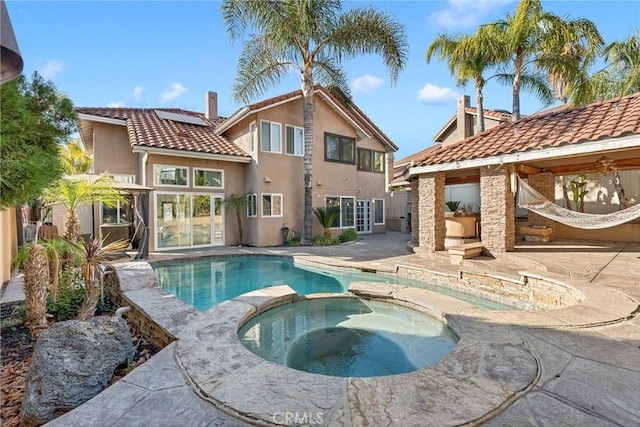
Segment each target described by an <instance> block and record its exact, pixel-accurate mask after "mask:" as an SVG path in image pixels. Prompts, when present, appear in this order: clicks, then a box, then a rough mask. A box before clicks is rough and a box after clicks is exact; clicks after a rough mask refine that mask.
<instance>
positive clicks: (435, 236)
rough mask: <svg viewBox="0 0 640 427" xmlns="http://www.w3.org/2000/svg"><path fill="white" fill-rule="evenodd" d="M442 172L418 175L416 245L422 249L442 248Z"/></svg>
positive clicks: (443, 224) (436, 249) (443, 177)
mask: <svg viewBox="0 0 640 427" xmlns="http://www.w3.org/2000/svg"><path fill="white" fill-rule="evenodd" d="M444 182H445V176H444V172H435V173H427V174H423V175H420V176H419V177H418V191H417V193H419V194H418V209H419V216H420V224H419V241H418V246H419V247H420V249H421V250H423V251H429V252H431V251H441V250H444V236H445V232H446V229H445V222H444V206H445V204H444Z"/></svg>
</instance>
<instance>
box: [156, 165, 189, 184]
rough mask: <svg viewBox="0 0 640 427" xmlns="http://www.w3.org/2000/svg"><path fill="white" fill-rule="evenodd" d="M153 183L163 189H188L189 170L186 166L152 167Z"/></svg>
mask: <svg viewBox="0 0 640 427" xmlns="http://www.w3.org/2000/svg"><path fill="white" fill-rule="evenodd" d="M153 182H154V184H155V185H158V186H163V187H188V186H189V168H188V167H186V166H169V165H153Z"/></svg>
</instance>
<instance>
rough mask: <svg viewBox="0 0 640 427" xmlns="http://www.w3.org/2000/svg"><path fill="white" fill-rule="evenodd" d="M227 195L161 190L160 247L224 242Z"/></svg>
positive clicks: (158, 202)
mask: <svg viewBox="0 0 640 427" xmlns="http://www.w3.org/2000/svg"><path fill="white" fill-rule="evenodd" d="M222 201H223V197H222V196H221V195H214V194H194V193H157V194H156V248H157V249H163V248H186V247H191V246H211V245H224V209H223V203H222Z"/></svg>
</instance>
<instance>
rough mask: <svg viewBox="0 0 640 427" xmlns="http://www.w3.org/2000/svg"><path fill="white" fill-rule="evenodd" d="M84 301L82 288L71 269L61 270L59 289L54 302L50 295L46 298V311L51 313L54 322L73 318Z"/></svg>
mask: <svg viewBox="0 0 640 427" xmlns="http://www.w3.org/2000/svg"><path fill="white" fill-rule="evenodd" d="M83 301H84V288H83V287H82V285H81V284H80V282H79V280H78V278H76V277H74V274H73V270H72V269H67V270H65V271H63V273H62V277H61V279H60V289H59V290H58V295H57V298H56V300H55V302H54V300H53V298H52V297H51V295H49V296H48V298H47V312H48V313H50V314H52V315H53V317H54V319H55V321H56V322H61V321H63V320H70V319H75V318H76V316H77V315H78V312H79V311H80V307H81V306H82V302H83Z"/></svg>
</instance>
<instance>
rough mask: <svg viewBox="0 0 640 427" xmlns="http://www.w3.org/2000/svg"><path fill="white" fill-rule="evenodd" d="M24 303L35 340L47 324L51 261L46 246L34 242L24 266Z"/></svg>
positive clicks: (30, 329)
mask: <svg viewBox="0 0 640 427" xmlns="http://www.w3.org/2000/svg"><path fill="white" fill-rule="evenodd" d="M23 271H24V305H25V311H26V313H27V324H28V325H29V331H30V332H31V336H32V337H33V339H34V340H37V339H38V337H39V336H40V334H41V333H42V332H43V331H44V329H45V327H46V326H47V287H48V285H49V262H48V259H47V251H46V250H45V248H44V247H42V246H41V245H39V244H38V243H37V242H34V243H33V244H32V245H31V249H30V250H29V255H28V257H27V260H26V261H25V263H24V266H23Z"/></svg>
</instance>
